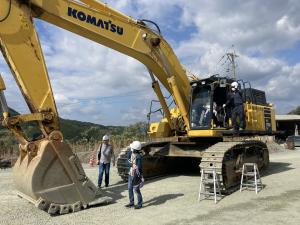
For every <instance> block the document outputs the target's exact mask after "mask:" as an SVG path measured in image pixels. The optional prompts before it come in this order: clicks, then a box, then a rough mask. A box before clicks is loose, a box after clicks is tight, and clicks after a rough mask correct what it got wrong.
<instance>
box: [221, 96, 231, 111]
mask: <svg viewBox="0 0 300 225" xmlns="http://www.w3.org/2000/svg"><path fill="white" fill-rule="evenodd" d="M231 100H232V95H231V93H229V94H228V95H227V101H226V102H225V104H223V107H224V108H225V107H226V106H228V105H229V104H230V102H231Z"/></svg>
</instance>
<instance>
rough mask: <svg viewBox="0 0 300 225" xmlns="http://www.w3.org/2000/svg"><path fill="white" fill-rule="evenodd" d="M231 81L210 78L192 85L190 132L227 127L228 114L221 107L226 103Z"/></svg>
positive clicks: (226, 110)
mask: <svg viewBox="0 0 300 225" xmlns="http://www.w3.org/2000/svg"><path fill="white" fill-rule="evenodd" d="M232 81H233V80H232V79H227V78H219V77H215V76H212V77H210V78H208V79H203V80H200V81H197V82H194V83H192V90H191V107H190V118H191V129H192V130H207V129H213V128H227V127H228V118H229V117H228V115H229V112H228V109H225V108H223V107H222V106H223V104H225V103H226V101H227V95H228V91H229V85H230V83H231V82H232Z"/></svg>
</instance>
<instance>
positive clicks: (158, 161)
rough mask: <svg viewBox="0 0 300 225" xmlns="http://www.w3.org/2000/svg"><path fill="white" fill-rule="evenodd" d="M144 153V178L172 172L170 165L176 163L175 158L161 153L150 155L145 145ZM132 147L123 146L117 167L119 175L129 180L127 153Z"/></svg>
mask: <svg viewBox="0 0 300 225" xmlns="http://www.w3.org/2000/svg"><path fill="white" fill-rule="evenodd" d="M142 149H143V150H144V151H143V152H144V154H143V176H144V178H155V177H159V176H162V175H166V174H168V173H169V172H170V170H171V169H170V166H171V165H173V164H174V160H172V158H170V157H165V156H160V155H150V154H148V153H146V152H147V151H145V147H143V148H142ZM129 151H130V148H129V147H127V148H123V149H122V150H121V152H120V154H119V156H118V158H117V169H118V174H119V176H120V177H121V178H122V179H123V180H124V181H127V179H128V172H129V167H128V163H127V154H128V152H129Z"/></svg>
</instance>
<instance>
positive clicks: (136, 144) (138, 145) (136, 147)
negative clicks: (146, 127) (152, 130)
mask: <svg viewBox="0 0 300 225" xmlns="http://www.w3.org/2000/svg"><path fill="white" fill-rule="evenodd" d="M130 148H131V149H134V150H138V151H140V150H141V149H142V144H141V142H139V141H134V142H132V143H131V144H130Z"/></svg>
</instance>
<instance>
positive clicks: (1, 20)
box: [0, 0, 12, 23]
mask: <svg viewBox="0 0 300 225" xmlns="http://www.w3.org/2000/svg"><path fill="white" fill-rule="evenodd" d="M11 1H12V0H10V1H9V8H8V12H7V14H6V16H5V17H4V18H2V19H0V23H1V22H3V21H5V20H6V19H7V17H8V16H9V14H10V11H11V4H12V3H11Z"/></svg>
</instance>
